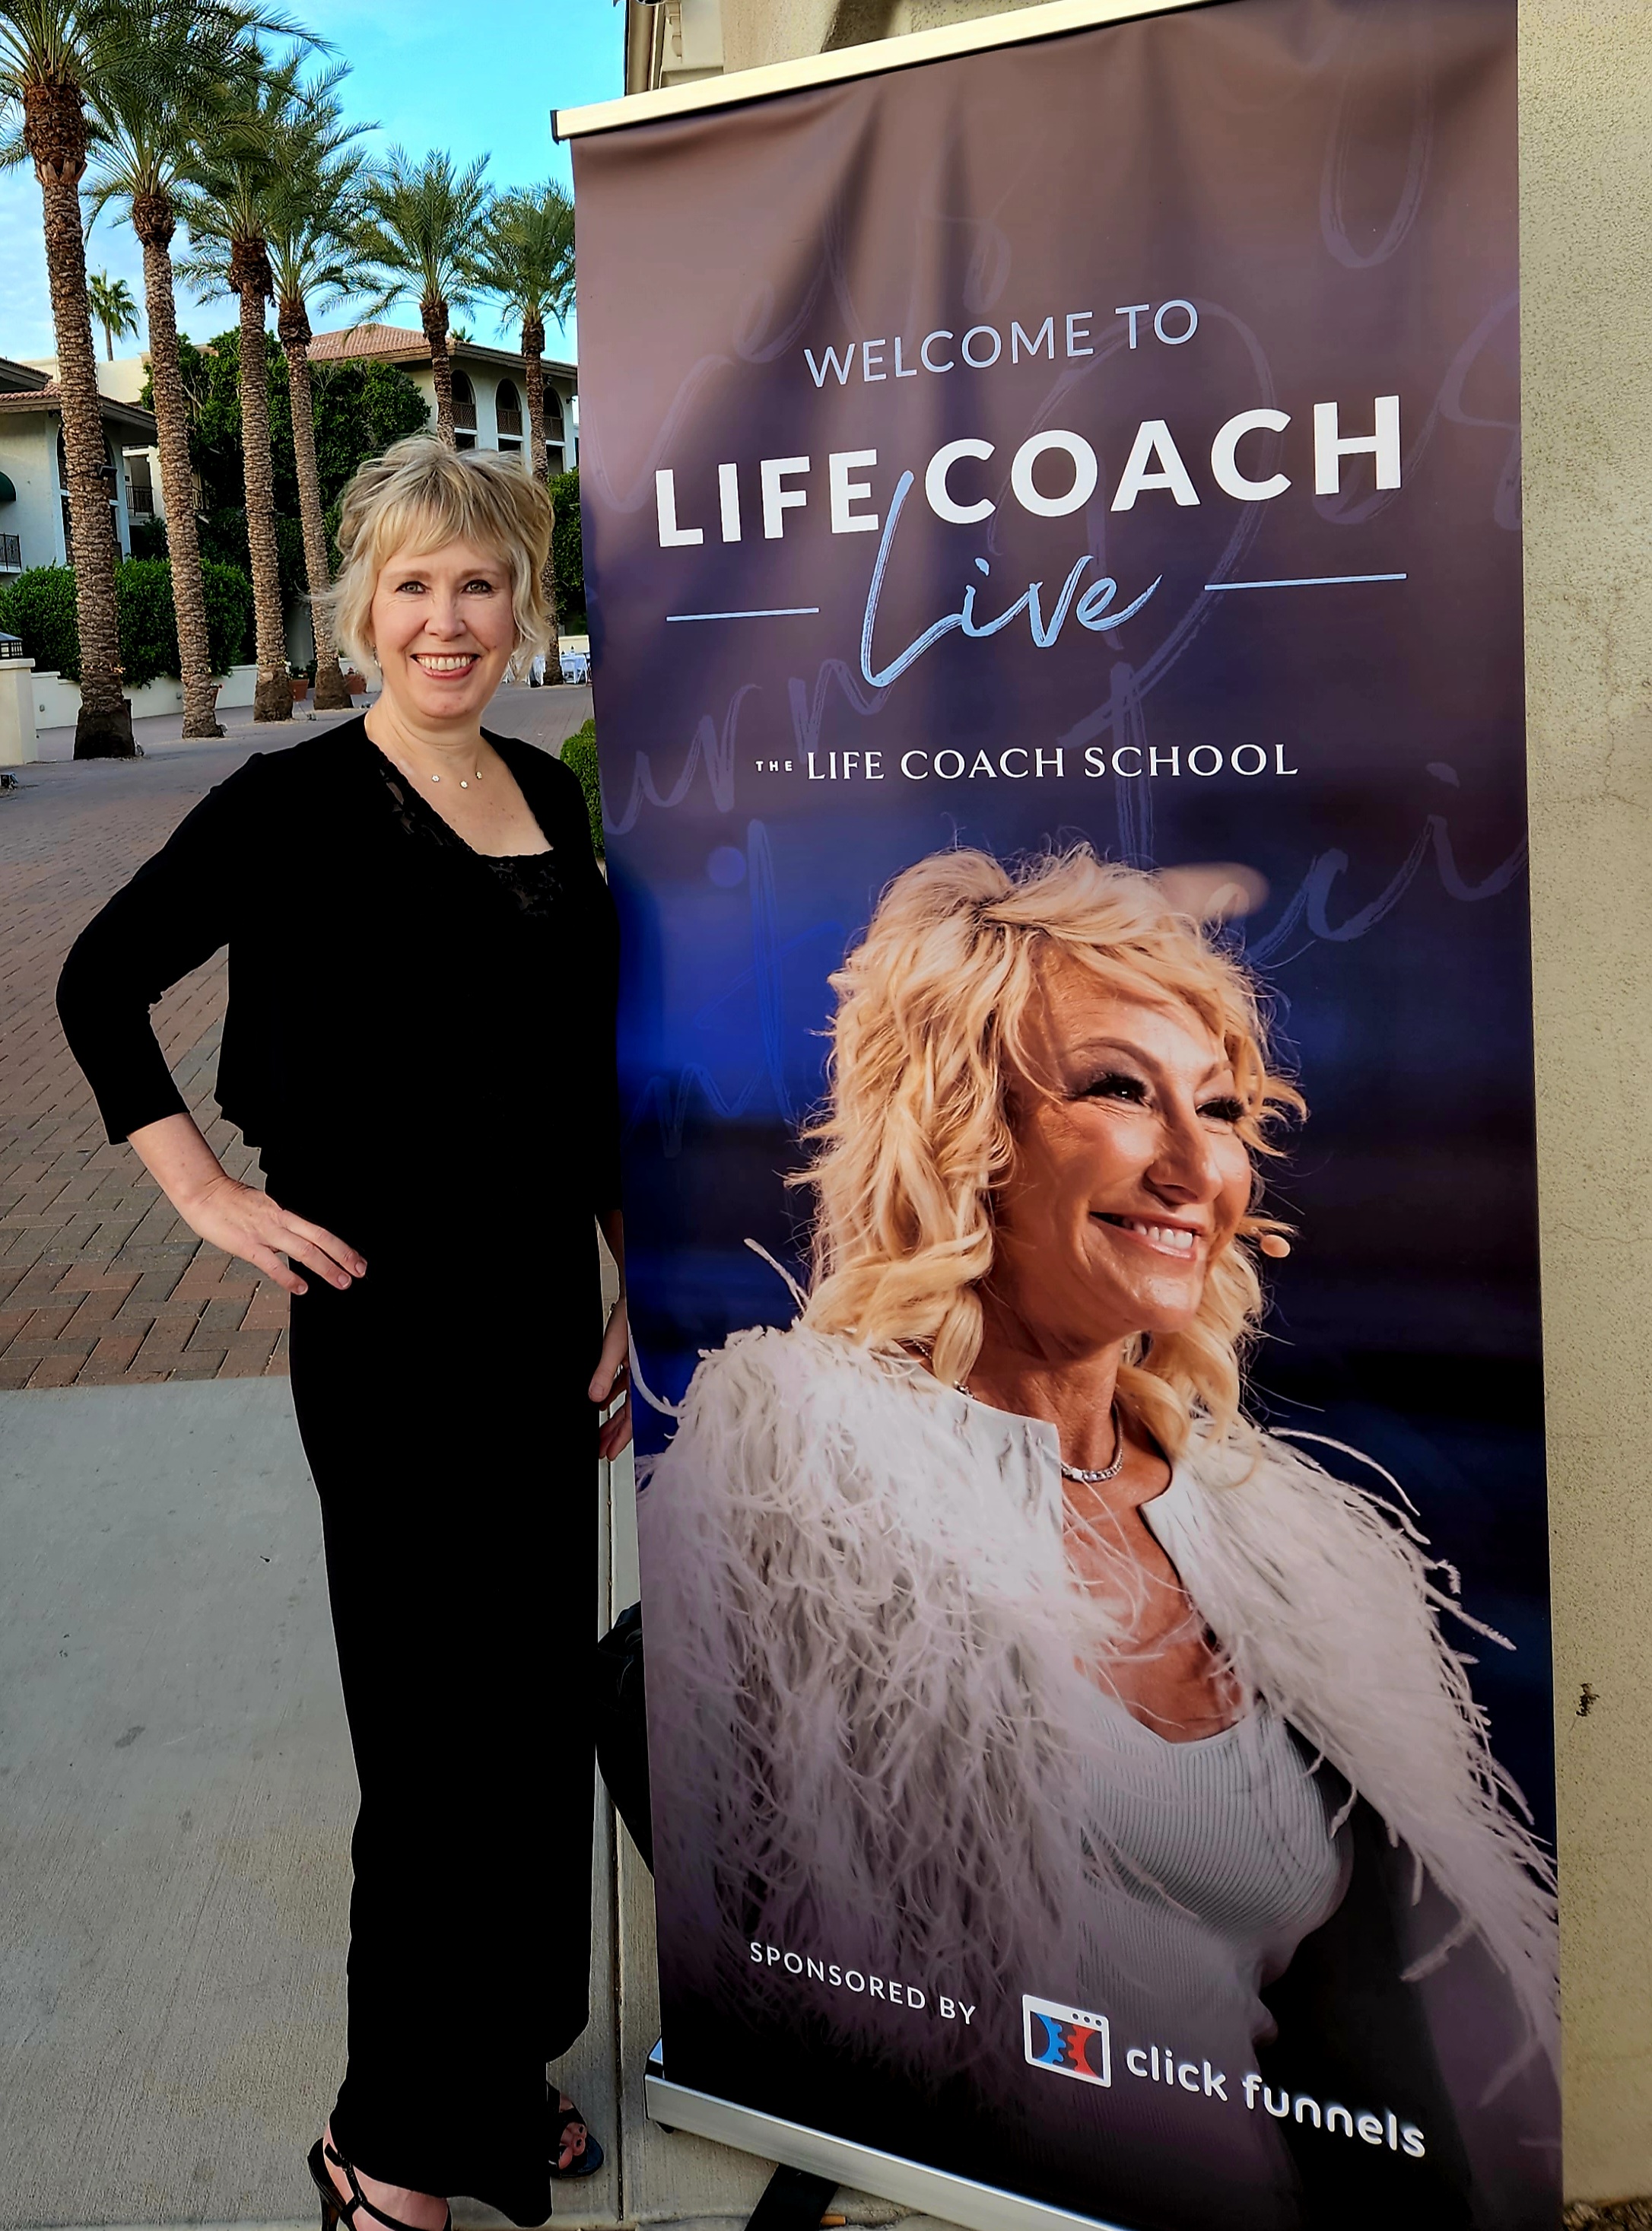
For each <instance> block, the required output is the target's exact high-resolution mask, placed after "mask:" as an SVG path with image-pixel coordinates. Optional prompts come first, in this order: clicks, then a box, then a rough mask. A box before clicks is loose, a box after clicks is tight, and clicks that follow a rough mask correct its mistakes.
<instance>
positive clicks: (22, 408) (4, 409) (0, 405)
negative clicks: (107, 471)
mask: <svg viewBox="0 0 1652 2231" xmlns="http://www.w3.org/2000/svg"><path fill="white" fill-rule="evenodd" d="M98 400H99V402H100V404H102V406H103V416H104V417H105V418H106V420H107V421H108V422H109V424H111V425H114V426H123V427H125V428H126V430H127V431H128V432H132V433H138V434H143V435H146V436H147V437H148V442H149V444H150V446H152V445H153V444H154V443H155V442H156V441H157V440H158V438H159V437H158V431H157V429H156V425H155V415H154V413H153V411H144V410H140V409H139V406H138V404H135V403H117V402H116V401H115V400H114V398H113V397H112V396H108V395H103V396H100V397H99V398H98ZM62 408H63V391H62V389H61V386H59V385H58V383H57V381H56V380H55V379H48V380H47V381H46V383H45V384H44V385H43V386H41V387H19V388H10V389H5V390H0V413H3V414H4V415H5V416H6V417H26V416H28V415H29V413H30V412H34V413H39V412H42V411H47V412H50V413H51V414H52V415H53V416H54V417H55V416H58V415H61V411H62Z"/></svg>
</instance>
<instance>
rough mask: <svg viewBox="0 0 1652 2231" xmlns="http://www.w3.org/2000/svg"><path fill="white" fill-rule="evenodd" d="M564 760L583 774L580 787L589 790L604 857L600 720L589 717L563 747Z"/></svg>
mask: <svg viewBox="0 0 1652 2231" xmlns="http://www.w3.org/2000/svg"><path fill="white" fill-rule="evenodd" d="M562 764H563V765H564V766H565V767H571V768H572V769H573V772H574V773H575V774H577V775H578V778H579V787H580V789H581V790H583V791H584V793H585V811H586V812H587V813H588V814H589V815H590V841H591V844H593V845H594V846H595V848H596V852H597V858H598V859H599V860H600V859H601V858H602V857H603V792H602V786H601V784H600V783H599V782H598V780H597V723H596V721H586V723H585V725H584V727H583V728H576V729H575V730H574V732H573V734H572V735H571V736H570V737H569V739H568V740H567V742H566V743H565V744H564V746H563V747H562Z"/></svg>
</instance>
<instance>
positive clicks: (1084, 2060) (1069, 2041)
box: [1021, 1992, 1113, 2085]
mask: <svg viewBox="0 0 1652 2231" xmlns="http://www.w3.org/2000/svg"><path fill="white" fill-rule="evenodd" d="M1021 2023H1022V2034H1023V2039H1024V2040H1025V2045H1026V2053H1027V2058H1028V2060H1029V2061H1030V2062H1031V2063H1032V2065H1033V2066H1034V2067H1035V2068H1042V2069H1045V2070H1047V2071H1048V2073H1049V2074H1050V2075H1052V2076H1071V2077H1074V2078H1075V2079H1076V2080H1077V2081H1078V2082H1079V2083H1081V2084H1102V2085H1109V2084H1111V2083H1112V2081H1113V2047H1112V2040H1111V2037H1110V2035H1109V2033H1108V2029H1107V2016H1106V2015H1105V2014H1086V2013H1085V2012H1084V2010H1083V2008H1081V2007H1061V2006H1057V2005H1056V2004H1055V2001H1054V2000H1051V1999H1035V1998H1031V1997H1029V1996H1028V1995H1027V1994H1026V1993H1025V1992H1023V1994H1022V2000H1021Z"/></svg>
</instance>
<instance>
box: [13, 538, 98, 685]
mask: <svg viewBox="0 0 1652 2231" xmlns="http://www.w3.org/2000/svg"><path fill="white" fill-rule="evenodd" d="M0 633H3V634H5V635H20V636H21V637H23V656H24V657H25V658H32V659H33V660H34V662H35V665H36V666H37V667H51V668H55V669H56V671H57V672H58V673H59V674H63V675H67V676H68V679H69V680H70V681H71V682H78V681H79V680H80V678H81V636H80V629H79V626H78V624H77V620H76V614H75V604H74V573H73V572H72V571H71V570H70V568H69V567H68V566H31V567H30V568H29V571H28V572H26V573H19V574H18V576H17V578H16V580H15V581H14V582H13V583H12V584H11V586H10V588H9V589H0Z"/></svg>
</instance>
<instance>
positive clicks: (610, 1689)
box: [593, 1604, 654, 1874]
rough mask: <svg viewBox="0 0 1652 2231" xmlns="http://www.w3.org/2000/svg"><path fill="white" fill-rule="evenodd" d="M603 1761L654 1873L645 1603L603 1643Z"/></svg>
mask: <svg viewBox="0 0 1652 2231" xmlns="http://www.w3.org/2000/svg"><path fill="white" fill-rule="evenodd" d="M593 1686H594V1690H595V1695H596V1734H597V1765H598V1767H599V1768H600V1769H601V1770H602V1776H603V1781H604V1782H606V1783H607V1785H608V1794H609V1795H610V1797H611V1798H612V1799H613V1801H614V1808H615V1810H616V1812H617V1813H618V1814H619V1816H620V1819H621V1820H623V1821H624V1823H625V1825H626V1827H628V1828H629V1830H630V1833H631V1841H632V1842H633V1843H634V1844H635V1845H636V1848H637V1850H638V1851H639V1852H640V1853H642V1864H643V1865H644V1866H646V1867H647V1869H648V1871H649V1873H650V1874H652V1873H653V1872H654V1826H653V1816H652V1814H650V1812H649V1722H648V1714H647V1712H646V1710H645V1709H644V1706H643V1696H642V1605H641V1604H633V1605H632V1606H631V1607H630V1608H629V1611H623V1612H622V1613H620V1615H619V1617H618V1618H617V1619H616V1620H615V1621H614V1624H613V1625H612V1626H610V1628H609V1630H608V1632H607V1633H606V1634H605V1635H604V1636H603V1639H602V1640H601V1641H600V1642H599V1643H598V1644H597V1678H596V1681H595V1683H594V1685H593Z"/></svg>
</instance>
